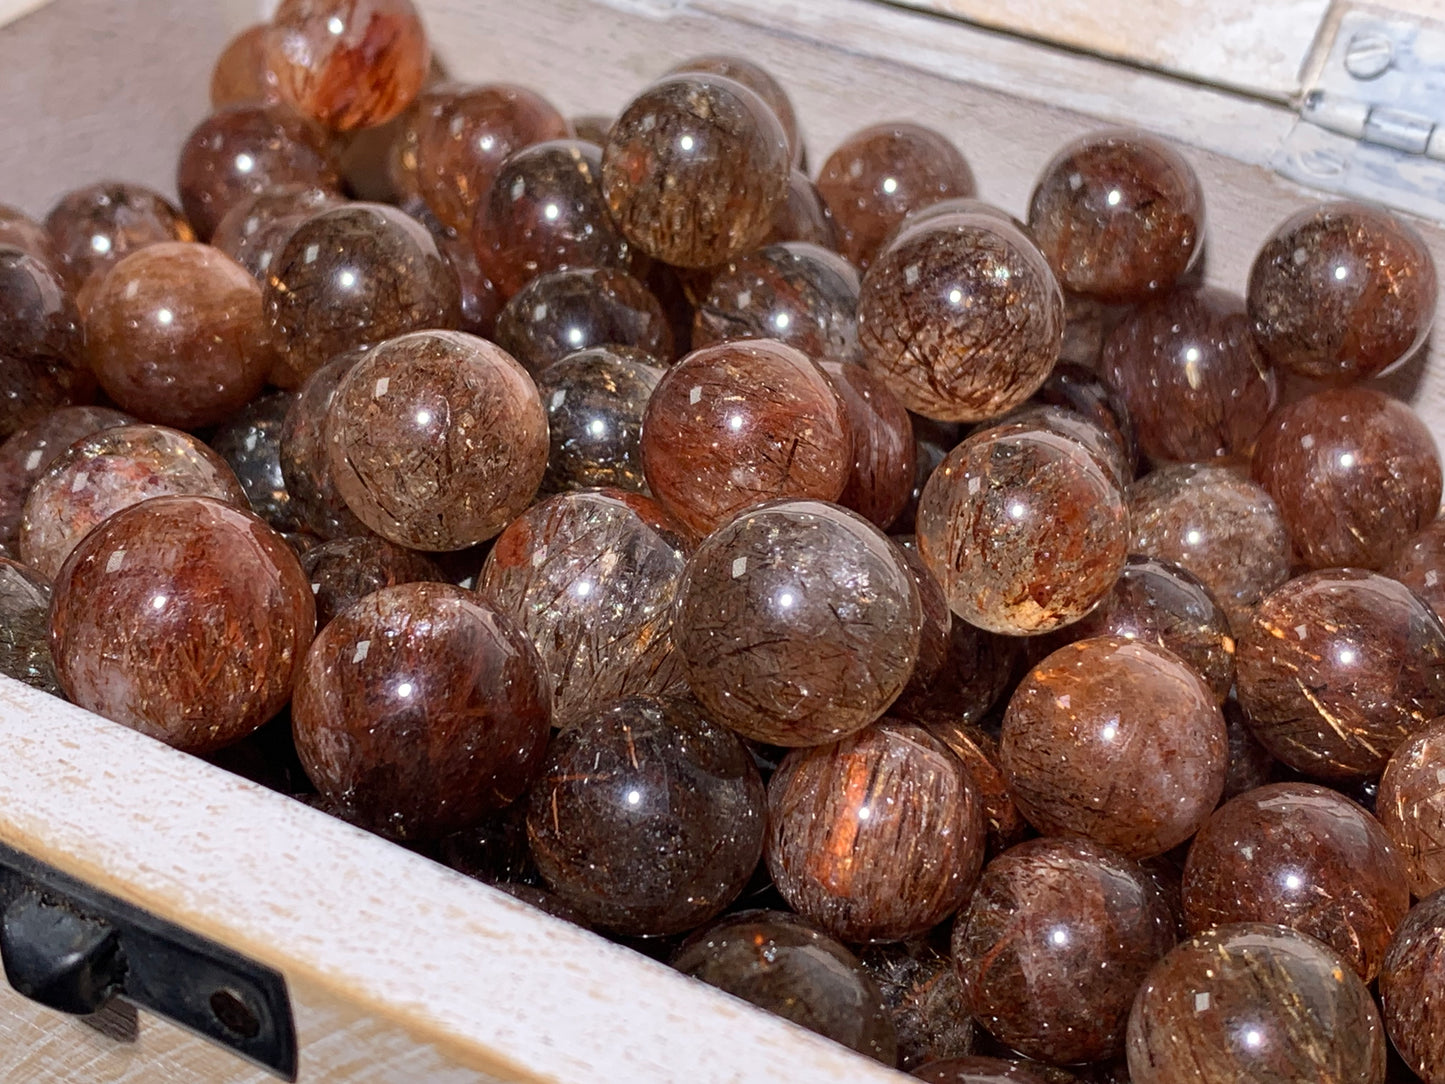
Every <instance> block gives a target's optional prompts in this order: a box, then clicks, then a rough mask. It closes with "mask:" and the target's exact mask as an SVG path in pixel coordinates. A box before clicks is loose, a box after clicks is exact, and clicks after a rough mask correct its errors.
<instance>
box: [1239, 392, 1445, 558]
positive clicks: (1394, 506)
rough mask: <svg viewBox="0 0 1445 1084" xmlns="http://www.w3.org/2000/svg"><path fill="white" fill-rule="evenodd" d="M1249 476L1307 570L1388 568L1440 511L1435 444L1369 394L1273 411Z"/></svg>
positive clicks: (1332, 396)
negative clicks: (1271, 504)
mask: <svg viewBox="0 0 1445 1084" xmlns="http://www.w3.org/2000/svg"><path fill="white" fill-rule="evenodd" d="M1252 471H1253V476H1254V480H1255V481H1256V482H1258V483H1259V484H1260V485H1262V486H1263V487H1264V488H1265V489H1266V490H1268V491H1269V495H1270V496H1271V497H1273V498H1274V500H1275V502H1276V503H1277V504H1278V505H1279V510H1280V514H1281V515H1282V516H1283V517H1284V522H1285V524H1286V526H1288V528H1289V533H1290V537H1291V538H1292V539H1293V540H1294V544H1295V548H1296V550H1297V551H1298V552H1299V555H1300V557H1301V558H1302V559H1303V561H1304V563H1305V564H1306V565H1307V566H1309V567H1310V568H1345V567H1350V568H1384V567H1386V566H1387V565H1389V563H1390V562H1391V561H1393V560H1394V559H1395V557H1396V556H1397V555H1398V554H1399V553H1400V551H1401V550H1402V549H1403V548H1404V546H1405V543H1406V542H1407V541H1408V540H1409V538H1410V537H1411V536H1412V535H1414V534H1415V533H1416V532H1417V531H1419V530H1420V529H1421V528H1423V527H1424V526H1425V525H1426V524H1428V523H1430V522H1431V521H1432V520H1434V519H1435V517H1436V515H1437V513H1438V512H1439V511H1440V486H1441V474H1440V454H1439V452H1438V451H1437V449H1436V447H1435V438H1434V436H1433V435H1432V434H1431V432H1430V429H1429V428H1428V427H1427V426H1426V425H1425V423H1424V421H1422V420H1421V418H1420V416H1419V415H1418V414H1416V413H1415V412H1414V411H1413V410H1411V409H1410V407H1408V406H1407V405H1406V404H1404V403H1402V402H1400V401H1399V400H1398V399H1392V398H1390V397H1389V396H1388V395H1385V394H1384V393H1383V392H1378V391H1375V390H1374V389H1372V388H1335V389H1330V390H1327V391H1321V392H1316V393H1315V394H1314V395H1311V396H1308V397H1307V398H1304V399H1300V400H1298V401H1297V402H1294V403H1290V404H1289V405H1288V406H1286V407H1284V408H1282V409H1281V410H1279V411H1278V412H1276V413H1275V415H1274V416H1273V417H1272V418H1271V419H1270V421H1269V424H1268V425H1266V426H1265V428H1264V431H1263V432H1262V433H1261V434H1260V438H1259V445H1258V447H1257V448H1256V449H1255V452H1254V459H1253V464H1252Z"/></svg>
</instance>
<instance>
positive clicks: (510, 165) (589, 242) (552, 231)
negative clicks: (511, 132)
mask: <svg viewBox="0 0 1445 1084" xmlns="http://www.w3.org/2000/svg"><path fill="white" fill-rule="evenodd" d="M484 197H485V198H483V199H482V201H481V203H479V204H478V205H477V213H476V217H475V219H474V220H473V221H472V223H471V232H470V236H471V241H472V245H473V247H474V248H475V249H476V252H477V253H478V255H479V257H480V258H481V261H482V263H483V264H484V265H485V266H486V268H487V270H488V272H489V273H490V274H491V277H492V281H493V282H495V283H496V286H497V289H498V290H500V291H501V293H502V296H503V297H511V296H513V295H514V294H516V293H517V292H518V291H520V290H521V289H522V287H524V286H526V285H527V283H529V282H531V281H532V280H533V279H534V278H536V277H537V276H538V275H542V274H546V273H547V272H548V271H557V270H559V269H561V268H564V267H616V268H619V269H620V270H623V271H630V270H632V267H633V263H634V256H635V253H634V251H633V248H632V246H631V245H630V244H629V243H628V242H627V239H626V238H624V237H623V236H622V235H621V234H620V233H618V232H617V228H616V227H615V226H613V224H612V219H611V218H610V217H609V216H608V212H607V204H606V203H605V202H604V201H603V199H602V148H601V147H599V146H597V145H596V144H594V143H587V142H584V141H583V140H580V139H559V140H549V141H548V142H546V143H538V144H536V145H535V146H529V147H523V148H522V149H520V150H517V151H516V152H515V153H514V154H512V155H511V157H509V158H507V159H506V161H504V162H502V163H501V167H500V169H499V170H498V171H497V174H496V179H495V180H494V181H492V184H491V187H490V188H489V189H488V190H487V191H486V192H485V193H484Z"/></svg>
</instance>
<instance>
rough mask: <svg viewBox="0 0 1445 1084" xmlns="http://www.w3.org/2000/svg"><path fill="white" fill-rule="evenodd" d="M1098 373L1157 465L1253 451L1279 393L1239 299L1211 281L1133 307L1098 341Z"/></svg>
mask: <svg viewBox="0 0 1445 1084" xmlns="http://www.w3.org/2000/svg"><path fill="white" fill-rule="evenodd" d="M1101 371H1102V373H1103V374H1104V377H1105V379H1106V380H1108V382H1109V384H1110V385H1111V386H1113V387H1114V388H1116V389H1117V390H1118V392H1119V394H1120V396H1121V397H1122V398H1123V400H1124V402H1125V403H1127V404H1128V408H1129V415H1130V417H1131V418H1132V419H1133V420H1134V425H1135V427H1136V432H1137V433H1138V436H1139V447H1140V449H1141V450H1142V451H1143V452H1144V454H1145V455H1147V456H1148V457H1149V458H1150V459H1151V460H1153V461H1154V462H1155V463H1187V462H1196V461H1202V460H1209V459H1222V458H1225V457H1228V456H1236V455H1244V456H1247V455H1249V454H1250V452H1252V451H1253V450H1254V444H1255V440H1256V439H1257V438H1258V436H1259V432H1260V430H1261V429H1263V428H1264V424H1265V419H1266V418H1268V416H1269V413H1270V411H1271V410H1273V409H1274V406H1275V402H1276V401H1277V399H1278V397H1279V389H1278V381H1277V380H1276V378H1275V375H1274V370H1273V369H1271V368H1270V366H1269V364H1268V363H1267V362H1266V361H1265V358H1264V355H1262V354H1261V353H1260V351H1259V347H1257V346H1256V345H1255V343H1254V338H1253V336H1252V335H1251V334H1250V330H1249V319H1248V317H1246V316H1245V313H1244V303H1243V301H1241V300H1240V299H1238V298H1236V297H1234V296H1233V295H1232V294H1228V293H1225V292H1224V291H1223V290H1217V289H1215V288H1214V287H1211V286H1198V287H1186V288H1182V289H1179V290H1175V291H1174V292H1172V293H1170V294H1168V295H1167V296H1165V297H1161V298H1158V299H1156V300H1153V301H1150V302H1148V303H1147V304H1145V305H1141V306H1140V307H1139V308H1137V309H1135V310H1134V311H1133V312H1132V313H1130V314H1129V315H1128V316H1126V317H1125V318H1124V321H1123V323H1121V324H1120V325H1119V326H1118V327H1117V328H1115V329H1114V332H1113V334H1111V335H1110V336H1109V338H1108V340H1107V341H1106V342H1105V343H1104V353H1103V361H1102V365H1101Z"/></svg>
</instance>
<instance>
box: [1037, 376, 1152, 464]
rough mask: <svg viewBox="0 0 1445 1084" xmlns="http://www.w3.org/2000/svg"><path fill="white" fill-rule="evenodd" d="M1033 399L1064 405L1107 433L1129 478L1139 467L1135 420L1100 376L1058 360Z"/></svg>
mask: <svg viewBox="0 0 1445 1084" xmlns="http://www.w3.org/2000/svg"><path fill="white" fill-rule="evenodd" d="M1034 401H1035V402H1038V403H1043V404H1044V405H1046V406H1056V407H1066V408H1067V409H1069V410H1072V411H1074V412H1075V413H1076V414H1082V415H1083V416H1084V417H1085V418H1087V419H1088V420H1089V421H1091V422H1093V423H1094V424H1095V425H1096V426H1098V427H1099V428H1100V429H1102V430H1103V431H1104V432H1105V433H1107V434H1108V436H1109V439H1110V440H1111V441H1113V443H1114V444H1115V445H1117V446H1118V448H1119V451H1120V452H1121V453H1122V454H1123V456H1124V462H1125V464H1126V466H1127V467H1128V474H1129V476H1130V477H1131V478H1132V477H1133V476H1134V473H1135V471H1137V470H1138V468H1139V441H1138V434H1137V433H1136V432H1135V427H1134V419H1133V418H1132V417H1131V416H1130V414H1129V406H1128V404H1127V403H1125V402H1124V399H1123V397H1122V396H1120V395H1119V393H1118V392H1116V391H1115V390H1114V389H1113V388H1111V387H1109V386H1108V385H1107V384H1105V383H1104V382H1103V381H1102V380H1100V379H1099V377H1098V374H1096V373H1094V372H1093V371H1092V370H1090V369H1086V368H1084V367H1083V366H1082V365H1077V364H1075V363H1073V362H1071V361H1068V360H1061V361H1060V362H1059V363H1058V364H1057V365H1055V366H1054V369H1053V372H1051V373H1049V376H1048V379H1047V380H1045V381H1044V383H1043V386H1042V387H1040V388H1039V390H1038V391H1037V392H1035V393H1034Z"/></svg>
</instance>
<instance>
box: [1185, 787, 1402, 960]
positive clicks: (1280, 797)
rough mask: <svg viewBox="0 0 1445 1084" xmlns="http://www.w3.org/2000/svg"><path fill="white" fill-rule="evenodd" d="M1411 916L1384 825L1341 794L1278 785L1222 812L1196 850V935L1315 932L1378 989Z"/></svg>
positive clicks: (1189, 881) (1189, 905)
mask: <svg viewBox="0 0 1445 1084" xmlns="http://www.w3.org/2000/svg"><path fill="white" fill-rule="evenodd" d="M1409 909H1410V888H1409V883H1408V881H1407V879H1406V871H1405V861H1404V859H1403V858H1402V857H1401V856H1400V852H1399V850H1398V849H1397V848H1396V847H1395V845H1394V843H1392V842H1391V841H1390V837H1389V836H1387V835H1386V834H1385V830H1384V829H1383V828H1381V827H1380V823H1379V821H1377V820H1375V818H1374V817H1372V816H1370V814H1368V813H1366V812H1365V811H1364V810H1363V809H1361V808H1360V807H1359V806H1358V805H1356V804H1355V803H1354V802H1352V801H1350V800H1349V799H1348V798H1346V797H1345V796H1344V795H1343V794H1340V793H1338V792H1337V791H1333V790H1328V789H1326V788H1325V787H1320V786H1316V785H1315V784H1313V783H1273V784H1270V785H1269V786H1264V787H1259V788H1257V789H1256V790H1251V791H1246V792H1245V793H1244V794H1241V795H1240V796H1239V797H1237V798H1233V799H1231V800H1230V801H1228V802H1226V803H1225V804H1224V805H1222V806H1220V807H1219V809H1217V810H1216V811H1215V812H1214V814H1213V815H1212V816H1211V817H1210V818H1209V820H1208V821H1206V822H1205V824H1204V827H1203V828H1201V829H1200V830H1199V834H1198V835H1197V836H1195V837H1194V843H1193V845H1192V846H1191V847H1190V848H1189V859H1188V861H1187V862H1186V863H1185V865H1184V921H1185V923H1186V924H1187V925H1188V928H1189V931H1190V933H1201V932H1203V931H1204V930H1207V929H1209V928H1210V927H1212V926H1222V925H1224V924H1226V923H1230V922H1272V923H1275V924H1277V925H1280V926H1289V927H1291V928H1292V929H1296V930H1299V931H1300V933H1307V934H1309V935H1310V936H1311V937H1313V938H1316V939H1317V940H1319V941H1323V942H1324V943H1325V944H1326V945H1329V946H1330V948H1332V949H1334V950H1335V951H1336V952H1338V953H1339V954H1340V956H1341V958H1342V959H1344V960H1345V961H1346V962H1348V963H1349V965H1350V966H1351V967H1353V968H1354V969H1355V970H1356V971H1357V972H1359V974H1360V977H1361V978H1362V979H1364V980H1365V981H1366V982H1370V981H1372V980H1373V979H1374V977H1375V976H1376V975H1377V974H1379V972H1380V963H1381V961H1382V960H1383V959H1384V956H1385V949H1386V947H1388V945H1389V944H1390V936H1391V935H1392V934H1393V933H1394V931H1395V927H1396V926H1398V925H1399V924H1400V920H1401V919H1402V918H1404V917H1405V912H1406V911H1408V910H1409Z"/></svg>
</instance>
